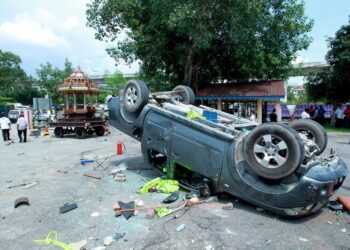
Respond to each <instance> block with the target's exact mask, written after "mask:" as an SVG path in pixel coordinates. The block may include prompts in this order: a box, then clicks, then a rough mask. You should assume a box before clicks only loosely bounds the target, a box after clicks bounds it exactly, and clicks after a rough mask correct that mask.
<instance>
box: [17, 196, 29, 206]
mask: <svg viewBox="0 0 350 250" xmlns="http://www.w3.org/2000/svg"><path fill="white" fill-rule="evenodd" d="M22 205H27V206H30V204H29V200H28V198H27V197H20V198H18V199H17V200H15V208H17V207H19V206H22Z"/></svg>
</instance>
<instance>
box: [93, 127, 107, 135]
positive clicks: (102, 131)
mask: <svg viewBox="0 0 350 250" xmlns="http://www.w3.org/2000/svg"><path fill="white" fill-rule="evenodd" d="M94 130H95V133H96V135H97V136H103V135H104V134H105V130H104V129H103V127H102V126H99V127H96V128H94Z"/></svg>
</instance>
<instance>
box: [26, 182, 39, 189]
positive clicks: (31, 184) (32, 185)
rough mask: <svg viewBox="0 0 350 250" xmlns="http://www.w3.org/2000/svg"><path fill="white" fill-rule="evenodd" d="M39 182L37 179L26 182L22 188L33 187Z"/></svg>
mask: <svg viewBox="0 0 350 250" xmlns="http://www.w3.org/2000/svg"><path fill="white" fill-rule="evenodd" d="M38 184H39V182H38V181H34V182H31V183H28V184H26V185H25V186H24V187H23V188H25V189H27V188H31V187H34V186H36V185H38Z"/></svg>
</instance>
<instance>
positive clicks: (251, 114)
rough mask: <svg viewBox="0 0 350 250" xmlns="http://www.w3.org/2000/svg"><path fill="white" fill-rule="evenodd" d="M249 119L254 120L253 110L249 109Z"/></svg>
mask: <svg viewBox="0 0 350 250" xmlns="http://www.w3.org/2000/svg"><path fill="white" fill-rule="evenodd" d="M249 120H251V121H252V122H256V116H255V114H254V112H253V111H250V114H249Z"/></svg>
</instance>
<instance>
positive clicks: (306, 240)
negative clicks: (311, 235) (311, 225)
mask: <svg viewBox="0 0 350 250" xmlns="http://www.w3.org/2000/svg"><path fill="white" fill-rule="evenodd" d="M298 240H300V241H304V242H308V241H309V240H308V239H305V238H303V237H298Z"/></svg>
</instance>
